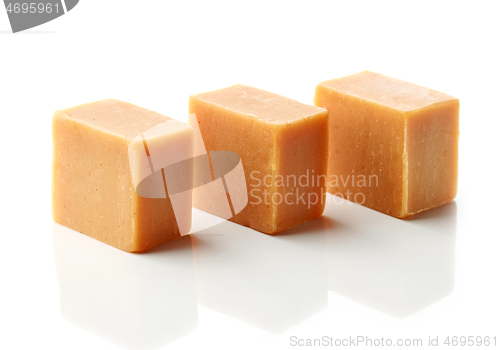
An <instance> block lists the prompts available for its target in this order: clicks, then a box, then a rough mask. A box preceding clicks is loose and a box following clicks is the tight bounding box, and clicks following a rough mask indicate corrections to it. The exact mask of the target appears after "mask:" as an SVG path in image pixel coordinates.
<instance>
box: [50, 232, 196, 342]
mask: <svg viewBox="0 0 500 350" xmlns="http://www.w3.org/2000/svg"><path fill="white" fill-rule="evenodd" d="M53 238H54V252H55V260H56V268H57V276H58V280H59V285H60V305H61V313H62V315H63V317H64V318H65V319H66V320H68V321H70V322H71V323H73V324H75V325H76V326H78V327H80V328H82V329H85V330H87V331H90V332H92V333H94V334H96V335H98V336H100V337H102V338H104V339H106V340H108V341H111V342H113V343H115V344H117V345H120V346H122V347H124V348H127V349H157V348H160V347H162V346H164V345H165V344H168V343H170V342H172V341H174V340H176V339H179V338H181V337H183V336H186V335H188V334H189V333H191V332H193V331H194V330H195V329H196V327H197V324H198V307H197V302H196V291H195V282H194V273H193V252H192V241H191V237H189V236H185V237H181V238H179V239H176V240H174V241H171V242H168V243H166V244H163V245H161V246H159V247H157V248H155V249H153V250H151V251H149V252H148V253H144V254H131V253H127V252H123V251H120V250H118V249H115V248H112V247H110V246H107V245H105V244H103V243H101V242H99V241H97V240H95V239H92V238H89V237H87V236H85V235H83V234H80V233H78V232H75V231H73V230H70V229H68V228H66V227H63V226H60V225H58V224H55V223H54V224H53Z"/></svg>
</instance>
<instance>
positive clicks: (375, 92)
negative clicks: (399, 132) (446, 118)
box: [319, 71, 456, 111]
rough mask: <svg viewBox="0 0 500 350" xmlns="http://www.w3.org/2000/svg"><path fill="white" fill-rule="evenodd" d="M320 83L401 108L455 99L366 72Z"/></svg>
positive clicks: (341, 91)
mask: <svg viewBox="0 0 500 350" xmlns="http://www.w3.org/2000/svg"><path fill="white" fill-rule="evenodd" d="M319 86H322V87H325V88H328V89H332V90H335V91H338V92H340V93H344V94H347V95H352V96H356V97H358V98H361V99H364V100H369V101H371V102H374V103H378V104H381V105H385V106H387V107H390V108H394V109H398V110H402V111H410V110H415V109H419V108H424V107H427V106H430V105H433V104H436V103H440V102H446V101H451V100H456V98H455V97H453V96H450V95H447V94H444V93H442V92H439V91H435V90H431V89H428V88H426V87H423V86H419V85H416V84H412V83H408V82H406V81H403V80H399V79H394V78H391V77H387V76H385V75H382V74H377V73H372V72H369V71H364V72H361V73H358V74H354V75H350V76H347V77H343V78H338V79H333V80H328V81H324V82H322V83H320V84H319Z"/></svg>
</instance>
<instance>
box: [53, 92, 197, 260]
mask: <svg viewBox="0 0 500 350" xmlns="http://www.w3.org/2000/svg"><path fill="white" fill-rule="evenodd" d="M52 126H53V130H52V133H53V134H52V136H53V167H52V215H53V219H54V221H55V222H57V223H58V224H61V225H64V226H66V227H69V228H71V229H73V230H76V231H78V232H81V233H84V234H86V235H88V236H90V237H93V238H95V239H98V240H100V241H102V242H104V243H107V244H109V245H111V246H113V247H116V248H119V249H122V250H125V251H128V252H141V251H145V250H148V249H150V248H152V247H154V246H157V245H159V244H161V243H164V242H166V241H168V240H171V239H173V238H176V237H179V236H180V234H181V233H182V232H181V231H186V230H189V227H188V226H190V223H191V196H190V193H189V192H187V193H186V195H187V196H186V195H184V197H183V198H182V200H180V201H179V200H177V202H175V203H174V201H173V200H171V198H172V195H175V196H179V195H183V194H172V193H170V196H169V193H168V191H167V188H166V187H167V186H166V185H165V184H164V178H165V175H164V174H165V171H164V170H165V169H163V168H164V167H165V168H167V165H168V164H163V163H165V159H166V157H165V154H163V153H162V151H164V150H165V149H172V148H174V150H175V156H176V157H177V158H178V160H179V161H182V160H184V159H189V158H192V155H193V138H194V135H193V130H192V128H191V127H190V126H189V125H188V124H186V123H181V122H178V121H176V120H174V119H171V118H168V117H165V116H163V115H161V114H158V113H156V112H152V111H150V110H147V109H144V108H141V107H138V106H135V105H132V104H129V103H126V102H122V101H117V100H104V101H98V102H93V103H88V104H84V105H81V106H77V107H73V108H68V109H64V110H60V111H56V112H55V113H54V117H53V124H52ZM159 131H161V132H159ZM148 144H149V146H150V147H149V150H148V149H147V147H146V145H148ZM149 153H151V154H149ZM167 158H168V157H167ZM131 165H132V166H131ZM153 166H154V168H153ZM179 175H180V176H179V177H180V178H185V179H186V182H190V181H191V183H192V173H187V174H179ZM133 178H135V180H137V179H138V181H136V182H135V183H134V181H133V180H134V179H133ZM137 185H138V186H137ZM189 187H190V184H189V183H187V184H186V186H184V188H188V189H189ZM139 189H141V191H142V193H139V194H140V195H139V194H138V193H137V192H136V190H139ZM179 228H181V230H180V229H179Z"/></svg>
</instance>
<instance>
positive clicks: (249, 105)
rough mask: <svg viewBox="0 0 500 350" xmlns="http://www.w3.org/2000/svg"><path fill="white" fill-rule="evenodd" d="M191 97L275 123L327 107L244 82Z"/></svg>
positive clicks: (293, 119)
mask: <svg viewBox="0 0 500 350" xmlns="http://www.w3.org/2000/svg"><path fill="white" fill-rule="evenodd" d="M191 98H196V99H198V100H200V101H204V102H207V103H213V104H216V105H219V106H221V107H223V108H226V109H230V110H233V111H235V112H238V113H240V114H243V115H247V116H250V117H254V118H258V119H261V120H263V121H266V122H271V123H276V124H286V123H292V122H294V121H297V120H300V119H303V118H306V117H308V116H311V115H314V114H317V113H320V112H324V111H325V110H324V109H323V108H320V107H316V106H310V105H305V104H302V103H300V102H297V101H295V100H292V99H289V98H287V97H283V96H280V95H277V94H273V93H271V92H267V91H263V90H259V89H256V88H253V87H250V86H245V85H234V86H230V87H228V88H225V89H221V90H217V91H212V92H206V93H202V94H198V95H193V96H192V97H191Z"/></svg>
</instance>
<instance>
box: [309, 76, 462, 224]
mask: <svg viewBox="0 0 500 350" xmlns="http://www.w3.org/2000/svg"><path fill="white" fill-rule="evenodd" d="M314 102H315V104H316V105H317V106H321V107H324V108H326V109H328V111H329V119H330V156H329V165H328V191H329V192H331V193H333V194H337V195H339V196H342V197H344V198H347V199H349V200H352V201H355V202H357V203H359V204H363V205H365V206H367V207H369V208H372V209H375V210H378V211H380V212H383V213H386V214H389V215H392V216H395V217H398V218H405V217H408V216H411V215H414V214H417V213H419V212H421V211H424V210H427V209H430V208H434V207H437V206H440V205H442V204H445V203H447V202H450V201H452V200H453V199H454V198H455V196H456V193H457V172H458V134H459V131H458V112H459V102H458V100H457V99H456V98H454V97H452V96H449V95H446V94H443V93H441V92H438V91H434V90H431V89H427V88H425V87H421V86H418V85H414V84H410V83H407V82H404V81H401V80H397V79H394V78H390V77H386V76H383V75H380V74H376V73H372V72H362V73H359V74H355V75H351V76H347V77H343V78H339V79H333V80H329V81H325V82H322V83H320V84H319V85H318V86H317V88H316V95H315V99H314Z"/></svg>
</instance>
